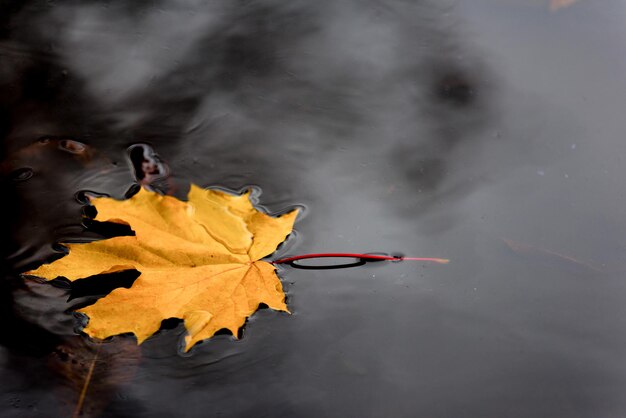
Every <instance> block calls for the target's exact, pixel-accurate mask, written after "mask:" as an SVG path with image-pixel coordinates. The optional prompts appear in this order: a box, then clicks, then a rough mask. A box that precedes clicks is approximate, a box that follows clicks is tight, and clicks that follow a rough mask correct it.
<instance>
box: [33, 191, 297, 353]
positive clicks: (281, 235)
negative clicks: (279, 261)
mask: <svg viewBox="0 0 626 418" xmlns="http://www.w3.org/2000/svg"><path fill="white" fill-rule="evenodd" d="M188 199H189V200H188V201H187V202H183V201H180V200H178V199H175V198H173V197H170V196H162V195H159V194H157V193H153V192H150V191H147V190H145V189H141V190H140V192H139V193H137V194H136V195H134V196H133V197H131V198H130V199H128V200H122V201H120V200H115V199H112V198H93V199H92V203H93V205H94V206H95V208H96V210H97V212H98V213H97V217H96V220H98V221H110V222H116V223H124V224H128V225H130V227H131V228H132V229H133V230H134V231H135V236H122V237H114V238H110V239H106V240H102V241H95V242H90V243H86V244H67V246H68V247H69V254H68V255H67V256H65V257H63V258H60V259H59V260H56V261H55V262H53V263H51V264H46V265H43V266H41V267H39V268H38V269H36V270H33V271H29V272H27V273H26V274H31V275H35V276H39V277H43V278H45V279H48V280H52V279H54V278H56V277H59V276H64V277H66V278H68V279H69V280H71V281H74V280H78V279H81V278H85V277H88V276H92V275H95V274H103V273H112V272H116V271H122V270H131V269H136V270H138V271H139V272H140V273H141V275H140V276H139V277H138V278H137V280H136V281H135V282H134V283H133V285H132V286H131V287H130V288H129V289H125V288H118V289H115V290H113V291H112V292H111V293H110V294H108V295H107V296H105V297H104V298H101V299H99V300H98V301H97V302H96V303H95V304H93V305H91V306H87V307H85V308H83V309H81V310H80V311H79V312H83V313H85V314H87V315H88V316H89V323H88V324H87V326H86V327H85V329H84V331H85V332H86V333H87V334H88V335H90V336H92V337H95V338H100V339H103V338H106V337H109V336H112V335H116V334H122V333H127V332H132V333H133V334H135V335H136V336H137V341H138V343H139V344H141V343H142V342H143V341H144V340H145V339H146V338H148V337H149V336H151V335H152V334H154V333H155V332H156V331H157V330H158V329H159V328H160V326H161V321H162V320H164V319H167V318H182V319H183V320H184V322H185V327H186V329H187V332H188V334H187V336H186V337H185V343H186V348H185V349H186V351H187V350H189V349H190V348H191V347H192V346H193V345H194V344H195V343H196V342H198V341H200V340H203V339H206V338H209V337H211V336H212V335H213V334H215V332H217V331H218V330H220V329H224V328H225V329H228V330H230V331H231V332H232V333H233V335H235V336H236V335H237V332H238V330H239V328H240V327H241V326H242V325H243V324H244V322H245V320H246V318H247V317H248V316H250V315H251V314H252V313H254V312H255V311H256V310H257V309H258V307H259V304H261V303H264V304H266V305H267V306H269V307H270V308H272V309H275V310H278V311H285V312H288V310H287V306H286V305H285V294H284V292H283V289H282V285H281V283H280V280H279V279H278V276H277V275H276V270H275V268H274V266H273V265H271V264H270V263H268V262H265V261H259V260H260V259H261V258H263V257H266V256H268V255H270V254H271V253H273V252H274V250H275V249H276V247H277V246H278V245H279V244H280V243H281V242H282V241H283V240H284V239H285V238H286V237H287V235H289V233H290V232H291V230H292V227H293V223H294V221H295V219H296V216H297V210H293V211H291V212H289V213H287V214H284V215H282V216H280V217H272V216H269V215H266V214H264V213H262V212H259V211H258V210H256V209H255V208H254V206H253V205H252V203H251V202H250V199H249V194H248V193H246V194H244V195H241V196H235V195H231V194H228V193H225V192H221V191H216V190H204V189H202V188H200V187H197V186H195V185H192V186H191V189H190V191H189V196H188Z"/></svg>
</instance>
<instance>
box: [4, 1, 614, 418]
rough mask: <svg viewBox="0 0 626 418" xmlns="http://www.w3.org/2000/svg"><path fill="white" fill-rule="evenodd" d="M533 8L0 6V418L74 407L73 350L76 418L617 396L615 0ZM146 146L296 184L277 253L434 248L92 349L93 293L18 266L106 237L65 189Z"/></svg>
mask: <svg viewBox="0 0 626 418" xmlns="http://www.w3.org/2000/svg"><path fill="white" fill-rule="evenodd" d="M557 3H559V2H557V1H553V2H552V4H553V6H556V5H557ZM560 3H561V4H562V5H565V4H566V3H567V2H563V1H562V2H560ZM552 9H553V10H551V8H550V3H549V1H548V0H545V1H543V0H537V1H521V0H516V1H513V0H473V1H463V2H458V1H457V2H451V1H431V2H428V1H418V0H415V1H403V0H389V1H385V2H378V1H356V0H355V1H326V0H319V1H315V2H311V1H299V0H292V1H287V2H285V1H274V0H265V1H240V0H237V1H235V0H217V1H208V2H204V1H196V0H187V1H183V0H162V1H151V2H147V1H141V2H139V1H137V2H115V1H65V2H43V1H42V2H39V1H26V2H2V3H0V37H1V38H0V92H1V94H0V133H1V134H2V137H3V139H4V140H3V141H2V149H1V152H2V160H3V163H2V166H1V168H2V173H3V183H2V187H3V208H4V212H5V215H4V219H3V221H2V228H3V231H2V233H3V240H2V244H3V245H2V249H3V255H4V259H5V262H4V264H3V274H4V276H5V279H4V281H3V282H2V289H1V293H0V297H1V298H2V304H1V312H0V315H1V316H0V324H1V325H2V332H1V333H0V344H1V346H0V364H1V371H0V373H1V374H0V416H2V417H70V416H72V413H73V411H75V409H76V404H77V402H78V398H79V393H80V391H81V390H82V385H83V382H84V380H85V377H86V375H87V374H88V369H89V367H90V365H91V364H92V359H93V358H94V355H95V353H96V351H97V352H98V358H99V360H98V361H97V362H96V363H94V364H95V366H94V369H93V380H92V384H91V386H90V387H89V388H88V389H87V392H86V396H85V403H84V405H83V407H82V415H81V416H94V417H95V416H102V417H131V416H132V417H164V418H165V417H207V416H219V417H248V416H253V417H256V416H267V417H321V416H330V417H352V416H354V417H359V416H364V417H387V416H392V417H415V416H423V417H619V416H626V397H625V396H624V393H626V361H624V360H625V357H626V332H624V331H625V330H626V303H624V302H625V301H626V278H625V275H626V257H625V255H626V221H625V219H626V218H625V216H624V210H623V208H624V207H625V206H626V182H625V181H624V179H625V178H626V165H625V164H624V157H625V156H626V141H625V140H624V133H625V132H626V118H625V117H624V116H623V115H622V114H623V113H624V109H626V83H624V74H626V47H625V46H624V45H626V43H625V41H626V25H625V24H624V23H625V21H626V6H625V5H624V2H621V1H617V0H606V1H603V2H594V1H591V0H580V1H578V2H574V3H573V4H571V5H569V6H567V7H561V8H557V7H553V8H552ZM136 144H146V145H147V146H139V147H138V146H137V145H136ZM133 145H135V148H134V149H135V150H137V149H139V150H140V151H132V146H133ZM129 147H130V149H131V150H129ZM150 149H152V150H153V151H154V152H155V153H156V154H158V157H156V156H150V155H148V154H149V153H150ZM144 151H145V153H146V156H147V157H146V158H147V159H148V160H150V161H152V162H153V163H155V166H154V167H153V169H154V171H155V172H156V173H157V175H156V177H159V176H158V174H159V173H161V174H163V175H164V176H165V177H167V175H168V174H169V178H163V179H157V181H156V182H155V183H154V184H155V185H156V186H155V187H157V188H160V189H161V190H166V191H168V192H169V193H172V194H175V195H177V196H184V195H185V193H186V187H187V186H188V184H189V183H190V182H194V183H197V184H200V185H202V186H219V187H226V188H230V189H234V190H241V189H242V188H244V187H246V186H250V185H253V186H256V187H258V189H259V190H262V194H261V195H260V197H259V200H260V203H261V204H262V205H263V206H264V207H266V208H267V209H268V210H270V211H272V212H280V211H283V210H285V209H287V208H290V207H293V206H294V205H302V206H303V207H305V208H306V210H305V215H304V216H303V217H302V218H301V219H300V220H299V221H298V223H297V224H296V228H295V229H296V231H297V233H296V234H295V237H292V238H291V239H290V240H289V241H288V243H287V244H286V245H285V246H284V247H283V248H281V249H280V252H279V253H278V254H277V255H276V256H282V255H285V254H302V253H308V252H322V251H323V252H331V251H342V252H344V251H350V252H375V251H384V252H400V253H403V254H406V255H411V256H433V257H446V258H450V259H451V260H452V263H451V264H449V265H445V266H440V265H425V264H420V263H410V262H403V263H378V264H376V265H374V266H365V267H358V268H352V269H341V270H298V269H292V268H289V267H285V268H282V269H281V270H280V274H281V276H282V279H283V283H284V286H285V288H286V291H287V295H288V303H289V307H290V309H291V310H292V312H293V314H292V315H286V314H282V313H277V312H273V311H271V310H269V309H264V310H261V311H259V312H257V313H256V314H255V315H254V316H253V317H252V318H251V319H250V320H249V322H248V323H247V325H246V326H245V328H244V330H243V332H242V336H243V338H241V339H240V340H235V339H234V338H233V337H232V336H230V335H218V336H216V337H214V338H212V339H210V340H208V341H205V342H204V343H202V344H199V345H197V346H196V347H194V348H193V349H192V350H191V352H190V353H187V354H185V353H182V351H181V349H180V343H181V339H182V337H183V335H184V329H183V327H182V325H181V324H180V323H177V322H176V321H167V322H166V323H165V324H164V329H163V330H162V331H160V332H159V333H158V334H157V335H156V336H154V337H152V338H151V339H149V340H148V341H146V342H145V343H144V344H143V345H142V346H141V347H137V346H136V345H135V344H134V339H133V338H132V337H129V336H120V337H115V338H113V339H112V341H109V342H106V343H105V344H103V345H102V346H101V348H97V345H96V344H95V343H93V342H92V341H90V340H88V339H87V338H86V337H84V336H79V335H77V330H78V326H79V325H80V324H79V322H80V321H79V319H75V318H74V316H73V315H72V314H71V310H72V309H74V308H77V307H80V306H84V305H85V304H87V303H91V302H93V301H94V300H95V297H97V296H99V295H101V294H102V293H106V291H107V290H103V289H94V288H92V287H90V286H86V289H82V290H81V291H78V290H77V289H73V290H72V289H70V288H69V286H68V285H67V284H66V283H64V282H62V281H59V282H58V283H55V285H50V284H44V283H39V282H36V281H33V280H26V281H25V280H24V279H22V278H20V276H19V273H20V272H23V271H25V270H27V269H29V268H32V267H35V266H37V265H38V264H40V263H42V262H43V261H44V260H50V257H54V256H55V254H57V256H58V251H59V248H58V247H57V246H55V245H53V244H54V243H55V242H60V241H68V240H71V241H86V240H91V239H94V238H98V237H102V236H103V235H106V234H110V233H111V231H106V230H93V229H91V230H85V229H84V226H83V225H82V222H83V220H82V218H81V214H82V211H83V209H82V203H81V200H82V199H81V193H79V192H81V191H85V190H89V191H93V192H97V193H105V194H109V195H111V196H114V197H118V198H122V197H123V196H124V195H125V194H127V193H128V190H129V189H131V188H132V187H133V184H136V181H137V180H138V179H137V176H136V175H135V174H134V169H133V164H132V161H133V160H132V158H131V155H134V157H133V158H135V157H137V155H139V156H140V157H141V153H142V152H144ZM133 152H134V154H133ZM160 161H162V162H163V164H162V165H159V162H160ZM135 162H137V161H136V160H135ZM139 177H141V175H139ZM139 180H141V179H140V178H139ZM77 193H78V199H77ZM118 232H119V231H118ZM122 279H123V278H122ZM127 279H128V278H127ZM130 280H131V281H132V278H130ZM122 281H123V280H122ZM109 290H110V289H109ZM70 295H71V296H72V299H71V300H69V301H68V297H70Z"/></svg>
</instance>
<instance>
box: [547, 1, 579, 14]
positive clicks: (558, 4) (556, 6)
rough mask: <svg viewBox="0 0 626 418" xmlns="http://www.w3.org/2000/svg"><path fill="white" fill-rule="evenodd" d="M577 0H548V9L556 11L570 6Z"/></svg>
mask: <svg viewBox="0 0 626 418" xmlns="http://www.w3.org/2000/svg"><path fill="white" fill-rule="evenodd" d="M577 1H578V0H550V10H551V11H553V12H556V11H558V10H560V9H564V8H566V7H569V6H571V5H572V4H574V3H576V2H577Z"/></svg>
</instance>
